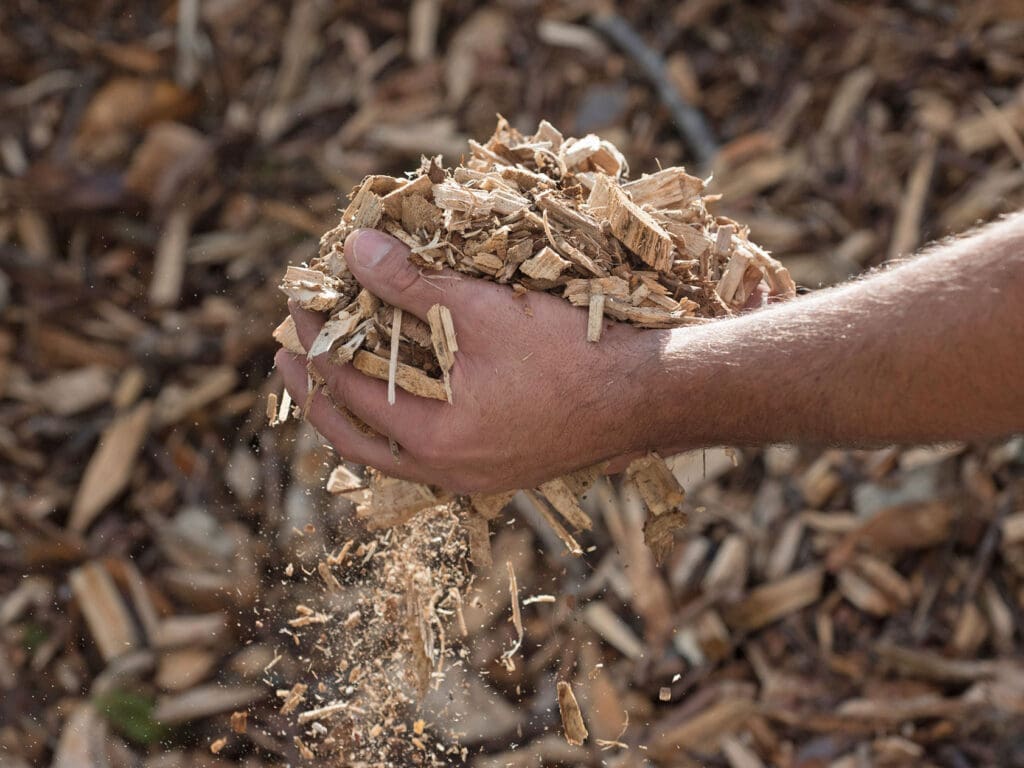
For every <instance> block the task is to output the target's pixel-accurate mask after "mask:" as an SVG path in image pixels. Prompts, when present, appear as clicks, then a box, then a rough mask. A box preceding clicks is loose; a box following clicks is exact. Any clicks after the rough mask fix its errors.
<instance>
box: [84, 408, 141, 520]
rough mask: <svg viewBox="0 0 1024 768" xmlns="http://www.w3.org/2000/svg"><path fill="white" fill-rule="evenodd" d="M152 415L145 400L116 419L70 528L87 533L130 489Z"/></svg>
mask: <svg viewBox="0 0 1024 768" xmlns="http://www.w3.org/2000/svg"><path fill="white" fill-rule="evenodd" d="M152 412H153V404H152V402H151V401H149V400H144V401H143V402H141V403H139V404H138V405H137V406H135V408H133V409H132V410H131V411H129V412H128V413H124V414H121V415H120V416H118V417H117V418H115V419H114V421H112V422H111V423H110V425H109V426H108V427H107V428H106V430H104V432H103V435H102V436H101V437H100V442H99V445H98V446H97V448H96V452H95V453H93V455H92V458H91V459H90V460H89V464H88V466H87V467H86V469H85V474H84V475H83V476H82V482H81V484H80V485H79V486H78V492H77V493H76V494H75V500H74V502H73V503H72V505H71V516H70V518H69V519H68V528H69V529H71V530H72V531H84V530H86V529H87V528H88V527H89V526H90V525H91V524H92V522H93V520H95V519H96V516H97V515H99V513H100V512H102V511H103V509H104V508H105V507H106V506H107V505H108V504H110V502H112V501H113V500H114V499H116V498H117V497H118V496H119V495H120V494H121V492H122V491H124V489H125V488H126V487H127V485H128V482H129V481H130V480H131V475H132V471H133V470H134V469H135V462H136V460H137V458H138V455H139V452H140V451H141V450H142V445H143V443H144V442H145V439H146V435H147V434H148V432H149V423H150V416H151V415H152Z"/></svg>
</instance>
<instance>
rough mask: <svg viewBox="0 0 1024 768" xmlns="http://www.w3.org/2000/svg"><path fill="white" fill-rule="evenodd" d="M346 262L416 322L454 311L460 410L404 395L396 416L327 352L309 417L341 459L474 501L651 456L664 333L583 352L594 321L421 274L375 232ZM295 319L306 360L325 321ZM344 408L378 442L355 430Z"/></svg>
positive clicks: (298, 379) (294, 385)
mask: <svg viewBox="0 0 1024 768" xmlns="http://www.w3.org/2000/svg"><path fill="white" fill-rule="evenodd" d="M345 254H346V257H347V260H348V265H349V269H350V270H351V271H352V273H353V275H355V277H356V279H357V280H358V281H359V282H360V283H361V284H362V285H363V286H364V287H365V288H367V289H368V290H369V291H370V292H371V293H373V294H375V295H377V296H379V297H380V298H381V299H383V300H384V301H385V302H387V303H389V304H392V305H394V306H396V307H400V308H401V309H402V310H403V311H406V312H411V313H412V314H414V315H416V316H417V317H418V318H420V319H421V320H426V315H427V310H429V309H430V307H431V306H433V305H434V304H443V305H445V306H447V307H448V309H449V310H451V313H452V317H453V320H454V325H455V332H456V336H457V341H458V347H459V350H458V352H457V353H456V354H455V364H454V366H453V368H452V370H451V387H452V393H453V397H452V403H451V404H448V403H445V402H441V401H436V400H428V399H425V398H420V397H416V396H414V395H412V394H410V393H408V392H405V391H403V390H401V389H399V390H398V391H397V392H396V400H395V403H394V405H389V403H388V399H387V384H386V383H385V382H382V381H379V380H377V379H373V378H370V377H368V376H365V375H364V374H362V373H360V372H359V371H357V370H356V369H355V368H353V367H352V366H351V365H350V364H345V365H337V364H335V363H332V362H329V361H328V359H327V358H328V355H326V354H325V355H320V356H319V357H317V358H314V359H313V361H312V365H313V367H314V368H315V370H316V372H317V373H318V374H319V376H320V377H321V378H323V379H324V381H325V385H324V387H323V389H322V390H319V391H317V392H315V393H314V395H313V400H312V401H311V402H310V403H309V404H308V405H309V410H308V418H309V420H310V422H311V423H312V424H313V426H314V427H316V429H317V430H318V431H319V432H320V433H321V434H322V435H323V436H324V437H325V438H326V439H327V440H329V441H330V442H331V443H332V444H333V445H334V447H335V448H336V449H337V451H338V453H339V454H341V456H342V457H344V458H345V459H348V460H350V461H354V462H357V463H360V464H366V465H369V466H372V467H375V468H377V469H379V470H381V471H383V472H385V473H386V474H389V475H393V476H397V477H403V478H406V479H410V480H416V481H419V482H425V483H429V484H432V485H439V486H442V487H444V488H446V489H448V490H451V491H455V492H462V493H468V492H477V491H498V490H509V489H513V488H529V487H533V486H536V485H538V484H539V483H541V482H543V481H545V480H547V479H550V478H552V477H556V476H558V475H561V474H565V473H566V472H569V471H572V470H574V469H578V468H580V467H584V466H589V465H592V464H595V463H597V462H599V461H603V460H606V459H610V458H613V457H618V456H622V455H625V454H628V453H630V452H634V451H637V450H639V449H642V448H644V447H646V446H645V445H644V436H645V434H646V433H647V432H646V429H647V426H648V424H649V422H650V419H651V418H652V416H653V414H652V413H651V409H650V408H647V407H645V403H644V385H643V377H644V374H645V371H646V370H647V369H648V368H649V367H650V366H651V365H652V364H653V363H654V361H656V360H657V357H658V350H659V347H660V345H661V343H662V341H663V340H662V339H661V336H662V334H661V332H659V331H644V330H639V329H636V328H633V327H632V326H628V325H624V324H621V323H615V322H610V321H608V322H606V323H605V328H604V332H603V334H602V336H601V340H600V341H599V342H597V343H590V342H587V341H586V327H587V313H586V310H583V309H580V308H577V307H574V306H572V305H571V304H569V303H568V302H567V301H565V300H563V299H562V298H560V297H557V296H552V295H550V294H546V293H542V292H529V293H527V294H525V295H523V296H516V295H515V294H514V293H513V291H512V290H511V289H510V288H508V287H507V286H503V285H499V284H497V283H492V282H488V281H484V280H477V279H474V278H471V277H467V276H465V275H461V274H458V273H456V272H452V271H448V270H445V271H442V272H428V271H423V270H420V269H418V268H417V267H416V266H414V265H413V264H411V263H410V262H409V260H408V256H409V251H408V248H407V247H406V246H405V245H404V244H402V243H401V242H400V241H398V240H396V239H395V238H392V237H390V236H389V235H386V234H384V233H381V232H378V231H376V230H359V231H357V232H354V233H352V234H351V235H350V236H349V238H348V239H347V240H346V242H345ZM289 309H290V311H291V314H292V316H293V318H294V319H295V325H296V328H297V330H298V335H299V339H300V340H301V341H302V343H303V346H305V347H306V348H307V349H308V348H309V347H310V345H311V344H312V342H313V339H314V338H315V337H316V335H317V333H318V332H319V330H320V327H321V325H322V324H323V322H324V317H323V316H322V315H319V314H317V313H313V312H309V311H306V310H303V309H301V308H299V307H298V306H297V305H294V304H291V305H290V307H289ZM276 362H277V366H278V367H279V368H280V369H281V371H282V373H283V375H284V380H285V386H286V387H287V389H288V391H289V393H290V394H291V396H292V398H293V399H294V400H295V401H296V402H297V403H300V404H304V403H305V401H306V396H307V386H306V382H307V371H306V365H307V361H306V359H305V358H304V357H302V356H297V355H293V354H291V353H289V352H286V351H284V350H281V351H279V352H278V353H277V358H276ZM335 404H336V405H337V406H341V407H343V408H345V409H347V410H348V411H350V412H351V413H352V414H354V415H355V416H357V417H358V418H359V419H361V420H362V421H363V422H365V423H366V424H367V425H369V426H370V427H372V428H373V429H374V430H376V432H377V433H379V434H377V435H367V434H366V433H365V432H363V431H360V430H359V429H358V427H357V426H355V425H354V424H353V422H352V420H351V419H350V418H349V417H347V416H346V415H345V414H344V413H342V412H340V411H339V410H338V408H336V407H335ZM388 438H390V439H391V440H393V441H395V442H396V443H397V444H398V447H399V448H398V451H397V454H396V453H394V452H393V451H392V448H391V445H390V443H389V440H388Z"/></svg>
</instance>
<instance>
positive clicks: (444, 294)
mask: <svg viewBox="0 0 1024 768" xmlns="http://www.w3.org/2000/svg"><path fill="white" fill-rule="evenodd" d="M345 260H346V262H347V263H348V268H349V269H350V270H351V271H352V274H353V275H355V278H356V279H357V280H358V281H359V282H360V283H361V284H362V285H363V287H365V288H367V289H368V290H369V291H370V293H372V294H374V295H376V296H379V297H380V298H381V299H383V300H384V301H385V302H387V303H388V304H391V305H393V306H396V307H401V308H402V309H404V310H408V311H409V312H412V313H413V314H414V315H416V316H417V317H418V318H419V319H420V320H426V319H427V310H429V309H430V308H431V307H432V306H434V305H435V304H445V305H447V306H449V307H451V306H452V305H453V304H454V303H455V302H456V301H457V297H458V293H459V289H460V283H461V282H462V281H463V280H464V278H461V277H460V276H459V275H457V274H456V273H454V272H452V271H450V270H442V271H440V272H429V273H427V274H423V272H422V270H421V269H420V268H419V267H417V266H416V265H415V264H412V263H411V262H410V261H409V248H408V246H406V245H405V244H404V243H403V242H401V241H400V240H397V239H395V238H393V237H391V235H388V234H385V233H384V232H379V231H377V230H375V229H357V230H356V231H355V232H353V233H352V234H350V235H349V236H348V237H347V238H346V240H345Z"/></svg>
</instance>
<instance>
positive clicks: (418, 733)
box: [278, 506, 471, 766]
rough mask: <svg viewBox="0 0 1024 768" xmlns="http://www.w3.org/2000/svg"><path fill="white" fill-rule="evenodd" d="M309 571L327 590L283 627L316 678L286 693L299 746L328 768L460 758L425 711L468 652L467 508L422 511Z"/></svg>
mask: <svg viewBox="0 0 1024 768" xmlns="http://www.w3.org/2000/svg"><path fill="white" fill-rule="evenodd" d="M325 571H326V572H327V573H329V574H330V577H331V581H330V582H324V581H323V574H324V572H325ZM303 572H304V573H306V578H307V579H308V580H311V581H314V582H315V581H318V580H319V581H321V583H322V584H323V587H322V589H319V590H318V591H317V593H316V594H317V597H316V600H315V602H311V603H310V604H303V605H298V606H295V607H294V613H295V616H294V618H292V619H290V620H288V621H287V622H286V624H287V625H288V626H287V627H286V628H283V629H282V631H283V632H285V633H286V634H288V635H290V636H291V637H292V639H293V642H294V646H295V648H297V649H299V650H297V651H293V652H294V653H297V654H298V656H299V661H300V662H301V665H302V667H303V669H305V670H306V671H307V675H308V676H307V677H306V679H304V680H303V681H297V682H296V685H295V687H293V688H292V689H291V690H283V691H279V693H278V695H279V696H281V697H282V699H283V706H282V710H281V711H282V713H284V714H287V715H288V716H289V717H291V718H293V719H294V722H295V723H296V724H298V725H299V726H301V728H302V729H303V732H302V735H301V736H300V737H299V740H300V741H301V743H302V746H301V747H300V752H303V753H305V752H306V751H308V752H309V753H310V754H311V755H312V756H314V757H315V758H317V759H318V760H320V761H321V763H320V764H321V765H329V766H334V765H337V766H343V765H344V766H363V765H366V766H370V765H380V766H404V765H437V766H441V765H451V764H453V762H458V761H460V760H461V759H462V753H461V750H460V748H459V747H458V745H454V744H446V743H443V742H442V741H440V740H438V739H436V738H435V737H434V735H433V734H432V733H431V729H430V727H429V725H428V724H426V723H424V722H423V721H422V720H420V719H419V718H418V717H417V712H416V704H417V702H419V701H420V699H421V698H422V697H423V696H424V695H425V694H426V693H427V691H428V689H430V688H431V687H432V686H437V685H439V684H440V682H441V680H442V679H443V677H444V674H445V668H446V666H447V665H449V664H451V663H453V662H455V661H457V660H458V659H459V658H460V653H461V652H462V651H461V649H460V647H459V644H458V638H459V637H461V636H462V634H463V632H462V631H460V625H463V626H464V619H463V618H462V595H463V594H464V593H465V592H466V591H467V590H468V588H469V585H470V580H471V575H470V569H469V567H468V565H467V546H466V536H465V533H464V530H463V528H462V526H461V525H460V524H459V520H458V516H457V515H456V514H455V513H454V512H453V510H452V509H451V508H450V507H447V506H439V507H434V508H431V509H429V510H425V511H423V513H422V514H420V515H417V516H416V517H415V518H413V519H412V520H410V521H408V522H407V523H404V524H402V525H400V526H397V527H395V528H391V529H389V530H387V531H384V532H379V533H376V534H367V535H366V537H365V540H363V541H360V542H355V541H349V542H346V543H345V545H343V546H342V547H341V548H340V549H339V550H338V551H337V552H334V553H324V556H323V558H322V559H321V560H320V561H319V562H317V563H315V564H314V563H309V564H306V567H305V568H303ZM298 743H299V742H296V744H297V745H298Z"/></svg>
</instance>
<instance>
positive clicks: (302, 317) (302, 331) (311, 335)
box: [288, 299, 327, 349]
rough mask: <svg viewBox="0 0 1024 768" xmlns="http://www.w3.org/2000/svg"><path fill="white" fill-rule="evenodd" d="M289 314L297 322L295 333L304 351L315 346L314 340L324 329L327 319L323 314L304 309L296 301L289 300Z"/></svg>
mask: <svg viewBox="0 0 1024 768" xmlns="http://www.w3.org/2000/svg"><path fill="white" fill-rule="evenodd" d="M288 312H289V314H290V315H291V316H292V320H294V321H295V332H296V334H298V337H299V342H300V343H301V344H302V346H303V348H304V349H309V348H310V347H311V346H313V340H314V339H315V338H316V337H317V334H318V333H320V329H321V328H323V327H324V322H325V321H326V319H327V317H326V315H324V314H323V313H322V312H313V311H312V310H309V309H303V308H302V307H301V306H300V305H299V302H297V301H295V299H288Z"/></svg>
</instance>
